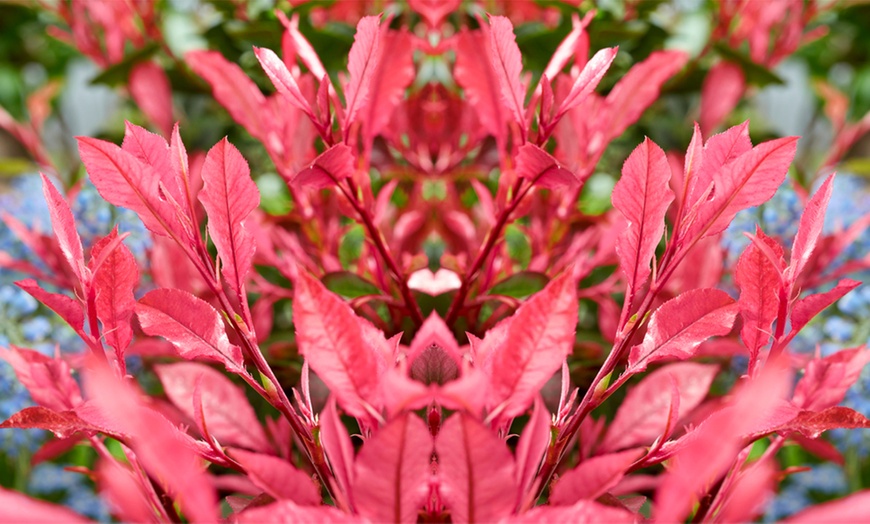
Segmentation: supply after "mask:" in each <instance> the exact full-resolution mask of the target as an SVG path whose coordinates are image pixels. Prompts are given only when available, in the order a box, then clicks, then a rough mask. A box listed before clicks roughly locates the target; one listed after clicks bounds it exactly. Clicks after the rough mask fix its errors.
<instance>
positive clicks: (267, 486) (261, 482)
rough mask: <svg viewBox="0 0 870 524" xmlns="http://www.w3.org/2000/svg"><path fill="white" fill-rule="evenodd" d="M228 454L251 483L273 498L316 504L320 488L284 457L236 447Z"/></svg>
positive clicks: (303, 503) (318, 502) (306, 504)
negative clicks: (244, 472) (242, 469)
mask: <svg viewBox="0 0 870 524" xmlns="http://www.w3.org/2000/svg"><path fill="white" fill-rule="evenodd" d="M229 456H230V458H232V459H233V460H235V461H236V462H238V463H239V464H241V466H242V467H243V468H245V471H246V472H247V474H248V478H250V479H251V482H253V483H254V485H256V486H257V487H258V488H260V489H262V490H264V491H265V492H266V493H268V494H269V495H270V496H272V497H274V498H275V499H277V500H292V501H293V502H295V503H297V504H302V505H305V506H317V505H319V504H320V490H318V489H317V486H316V485H315V484H314V481H312V479H311V477H310V476H309V475H307V474H305V473H303V472H302V471H299V470H298V469H296V468H294V467H293V466H291V465H290V463H289V462H287V461H286V460H284V459H281V458H278V457H275V456H272V455H263V454H261V453H251V452H250V451H243V450H240V449H232V450H229Z"/></svg>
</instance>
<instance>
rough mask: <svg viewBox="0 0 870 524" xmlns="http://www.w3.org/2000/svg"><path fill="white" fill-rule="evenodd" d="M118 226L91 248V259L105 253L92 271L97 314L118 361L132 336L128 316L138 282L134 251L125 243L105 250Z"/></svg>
mask: <svg viewBox="0 0 870 524" xmlns="http://www.w3.org/2000/svg"><path fill="white" fill-rule="evenodd" d="M117 236H118V231H117V229H115V230H113V231H112V232H111V233H110V234H109V235H108V236H106V237H104V238H102V239H101V240H99V241H97V243H96V244H94V246H93V248H91V262H92V263H93V262H94V261H95V260H97V259H99V258H100V257H101V256H104V257H105V258H104V259H103V262H102V264H100V266H99V268H96V267H92V268H91V270H92V271H94V270H95V272H94V282H93V285H94V290H95V292H96V295H97V297H96V309H97V318H98V319H100V322H101V323H102V328H103V329H102V334H103V337H104V338H105V339H106V342H108V344H109V345H110V346H112V347H113V348H114V349H115V355H116V356H117V358H118V362H123V360H124V352H125V351H126V350H127V348H128V347H129V346H130V342H131V341H132V340H133V328H132V327H131V325H130V320H131V319H132V317H133V309H134V308H135V305H136V298H135V297H134V296H133V291H134V290H135V289H136V286H137V285H138V284H139V266H138V264H137V263H136V259H135V257H133V253H131V252H130V250H129V249H128V248H127V246H125V245H124V244H117V245H116V246H115V247H114V249H112V250H111V252H109V253H104V250H105V249H107V248H110V247H111V246H110V244H111V243H112V242H113V241H114V240H115V239H116V238H117Z"/></svg>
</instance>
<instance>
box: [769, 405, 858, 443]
mask: <svg viewBox="0 0 870 524" xmlns="http://www.w3.org/2000/svg"><path fill="white" fill-rule="evenodd" d="M837 428H845V429H859V428H862V429H866V428H870V420H867V417H865V416H864V415H862V414H860V413H858V412H857V411H855V410H854V409H850V408H846V407H842V406H834V407H830V408H827V409H825V410H822V411H809V410H802V411H801V412H800V413H798V414H797V416H796V417H795V418H793V419H791V420H790V421H788V422H787V423H786V424H783V425H781V426H778V427H776V428H775V429H774V431H777V432H779V433H783V434H785V433H788V432H791V431H798V432H800V433H801V434H802V435H803V436H805V437H808V438H818V437H819V435H821V434H822V433H824V432H825V431H828V430H831V429H837Z"/></svg>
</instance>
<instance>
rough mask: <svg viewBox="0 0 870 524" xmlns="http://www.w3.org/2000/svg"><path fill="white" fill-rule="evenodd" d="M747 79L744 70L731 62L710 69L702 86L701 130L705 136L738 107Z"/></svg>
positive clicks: (719, 63)
mask: <svg viewBox="0 0 870 524" xmlns="http://www.w3.org/2000/svg"><path fill="white" fill-rule="evenodd" d="M745 89H746V79H745V78H744V77H743V70H742V69H741V68H740V66H738V65H737V64H733V63H731V62H724V61H723V62H718V63H717V64H716V65H714V66H713V67H711V68H710V71H709V72H707V76H705V77H704V83H703V85H702V86H701V129H702V130H703V131H704V134H709V133H711V132H712V131H714V130H715V128H716V127H718V126H719V124H721V123H722V121H723V120H725V117H727V116H728V114H729V113H731V111H732V110H733V109H734V108H735V107H736V106H737V103H738V102H739V101H740V97H741V96H743V91H744V90H745Z"/></svg>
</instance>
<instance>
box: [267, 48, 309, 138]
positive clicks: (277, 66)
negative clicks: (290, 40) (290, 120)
mask: <svg viewBox="0 0 870 524" xmlns="http://www.w3.org/2000/svg"><path fill="white" fill-rule="evenodd" d="M254 54H255V55H257V60H259V61H260V65H261V66H262V67H263V71H265V72H266V74H267V75H268V76H269V79H270V80H271V81H272V83H273V84H274V85H275V88H276V89H277V90H278V92H279V93H281V94H282V95H284V96H285V97H286V98H287V100H288V101H290V103H291V104H293V105H294V106H296V107H297V108H298V109H300V110H302V111H303V112H304V113H305V114H306V115H308V118H310V119H311V121H312V122H317V117H316V116H315V114H314V110H312V109H311V104H310V103H309V102H308V99H307V98H305V95H303V94H302V90H301V89H300V88H299V84H298V83H297V82H296V79H295V78H293V75H292V74H291V73H290V71H289V70H288V69H287V66H286V65H285V64H284V61H283V60H281V59H280V58H278V55H276V54H275V52H274V51H272V50H271V49H266V48H263V47H254Z"/></svg>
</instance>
